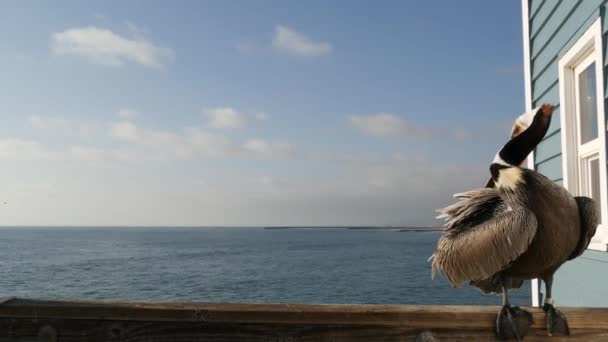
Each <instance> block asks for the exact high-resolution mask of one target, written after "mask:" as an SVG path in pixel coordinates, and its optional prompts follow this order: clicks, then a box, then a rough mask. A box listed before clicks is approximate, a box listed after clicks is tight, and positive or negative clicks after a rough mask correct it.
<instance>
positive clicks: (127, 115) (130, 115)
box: [116, 108, 139, 120]
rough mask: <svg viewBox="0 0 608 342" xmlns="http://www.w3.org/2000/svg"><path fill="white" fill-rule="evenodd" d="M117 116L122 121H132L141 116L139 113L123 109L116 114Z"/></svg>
mask: <svg viewBox="0 0 608 342" xmlns="http://www.w3.org/2000/svg"><path fill="white" fill-rule="evenodd" d="M116 116H118V117H119V118H121V119H126V120H132V119H135V118H136V117H138V116H139V112H137V111H135V110H132V109H128V108H122V109H119V110H118V111H117V112H116Z"/></svg>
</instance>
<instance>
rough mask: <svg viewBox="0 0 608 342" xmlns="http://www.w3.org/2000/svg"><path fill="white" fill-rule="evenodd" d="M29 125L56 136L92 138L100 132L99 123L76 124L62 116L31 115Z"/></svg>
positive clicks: (28, 119)
mask: <svg viewBox="0 0 608 342" xmlns="http://www.w3.org/2000/svg"><path fill="white" fill-rule="evenodd" d="M27 121H28V123H29V124H30V125H31V126H32V127H33V128H35V129H37V130H41V131H42V130H44V131H47V132H52V133H53V134H55V135H78V136H80V137H91V136H92V135H94V134H96V133H97V132H99V130H100V126H101V125H100V123H98V122H92V121H90V122H78V123H77V122H74V121H72V120H68V119H66V118H64V117H60V116H44V115H30V116H28V118H27Z"/></svg>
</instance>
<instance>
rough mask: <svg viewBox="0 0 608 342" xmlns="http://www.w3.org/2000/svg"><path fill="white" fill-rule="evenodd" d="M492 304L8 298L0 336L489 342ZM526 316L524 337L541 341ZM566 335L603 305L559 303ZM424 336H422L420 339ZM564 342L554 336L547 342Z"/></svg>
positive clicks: (538, 318)
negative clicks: (564, 305)
mask: <svg viewBox="0 0 608 342" xmlns="http://www.w3.org/2000/svg"><path fill="white" fill-rule="evenodd" d="M499 310H500V308H499V307H495V306H438V305H301V304H223V303H192V302H186V303H180V302H170V303H142V302H84V301H70V302H67V301H39V300H28V299H19V298H15V299H9V300H7V301H5V302H4V303H2V304H0V341H21V340H24V341H25V340H29V339H31V338H36V339H35V340H42V341H122V340H129V341H178V340H179V341H185V340H201V341H203V340H204V341H249V340H251V341H294V342H295V341H407V340H411V341H414V340H416V339H417V338H418V340H419V341H425V339H424V338H427V339H426V341H433V339H431V337H429V336H433V337H432V338H434V339H435V340H438V341H441V340H449V341H467V340H472V339H473V340H488V341H492V340H494V324H495V320H496V315H497V313H498V311H499ZM527 310H529V311H530V312H531V313H532V314H533V317H534V324H533V325H532V327H531V330H530V332H529V333H528V336H527V337H526V341H537V340H545V339H546V337H547V336H546V330H545V328H544V326H545V323H544V322H545V316H544V313H543V312H542V311H541V310H539V309H537V308H527ZM561 310H562V311H563V312H564V314H565V315H566V317H567V318H568V320H569V323H570V328H571V331H572V337H574V338H576V339H577V340H578V339H582V340H585V341H596V340H597V341H606V340H608V309H602V308H561ZM425 336H426V337H425ZM561 340H564V341H565V340H571V339H565V338H559V337H553V338H551V341H561Z"/></svg>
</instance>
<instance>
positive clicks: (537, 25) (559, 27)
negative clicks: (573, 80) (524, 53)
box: [529, 0, 606, 181]
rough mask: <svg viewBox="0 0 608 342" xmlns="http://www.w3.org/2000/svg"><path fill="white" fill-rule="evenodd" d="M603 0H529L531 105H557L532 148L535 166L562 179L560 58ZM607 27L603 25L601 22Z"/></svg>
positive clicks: (594, 16) (596, 14) (599, 11)
mask: <svg viewBox="0 0 608 342" xmlns="http://www.w3.org/2000/svg"><path fill="white" fill-rule="evenodd" d="M605 3H606V0H564V1H557V0H530V1H529V6H530V8H529V32H530V41H529V44H530V75H531V82H532V84H531V90H532V107H537V106H539V105H541V104H543V103H551V104H554V105H556V107H557V108H556V111H555V114H554V115H553V119H552V121H551V126H550V127H549V132H548V133H547V136H546V137H545V139H544V140H543V141H542V142H541V144H540V145H539V146H538V148H537V149H536V151H535V158H534V163H535V168H536V169H537V170H538V171H539V172H541V173H543V174H544V175H546V176H547V177H549V178H551V179H552V180H554V181H561V180H562V164H561V163H562V158H561V131H560V129H561V127H560V105H559V71H558V63H559V58H560V57H561V56H562V55H563V54H564V53H565V52H566V51H568V49H569V48H570V47H571V46H572V45H573V44H574V43H575V42H576V40H577V39H578V38H580V36H581V35H582V34H583V33H584V32H585V31H586V30H587V28H589V26H590V25H591V24H592V23H593V21H595V20H596V19H597V18H599V17H600V16H602V10H603V7H604V6H605ZM604 27H606V25H604Z"/></svg>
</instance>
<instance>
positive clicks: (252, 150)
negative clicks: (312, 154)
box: [243, 139, 294, 159]
mask: <svg viewBox="0 0 608 342" xmlns="http://www.w3.org/2000/svg"><path fill="white" fill-rule="evenodd" d="M243 150H244V151H245V152H246V153H247V154H249V155H251V156H253V157H256V158H260V159H283V158H288V157H291V156H292V155H293V154H294V149H293V147H292V146H291V144H289V143H287V142H276V141H267V140H264V139H251V140H249V141H247V142H245V143H244V144H243Z"/></svg>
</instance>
